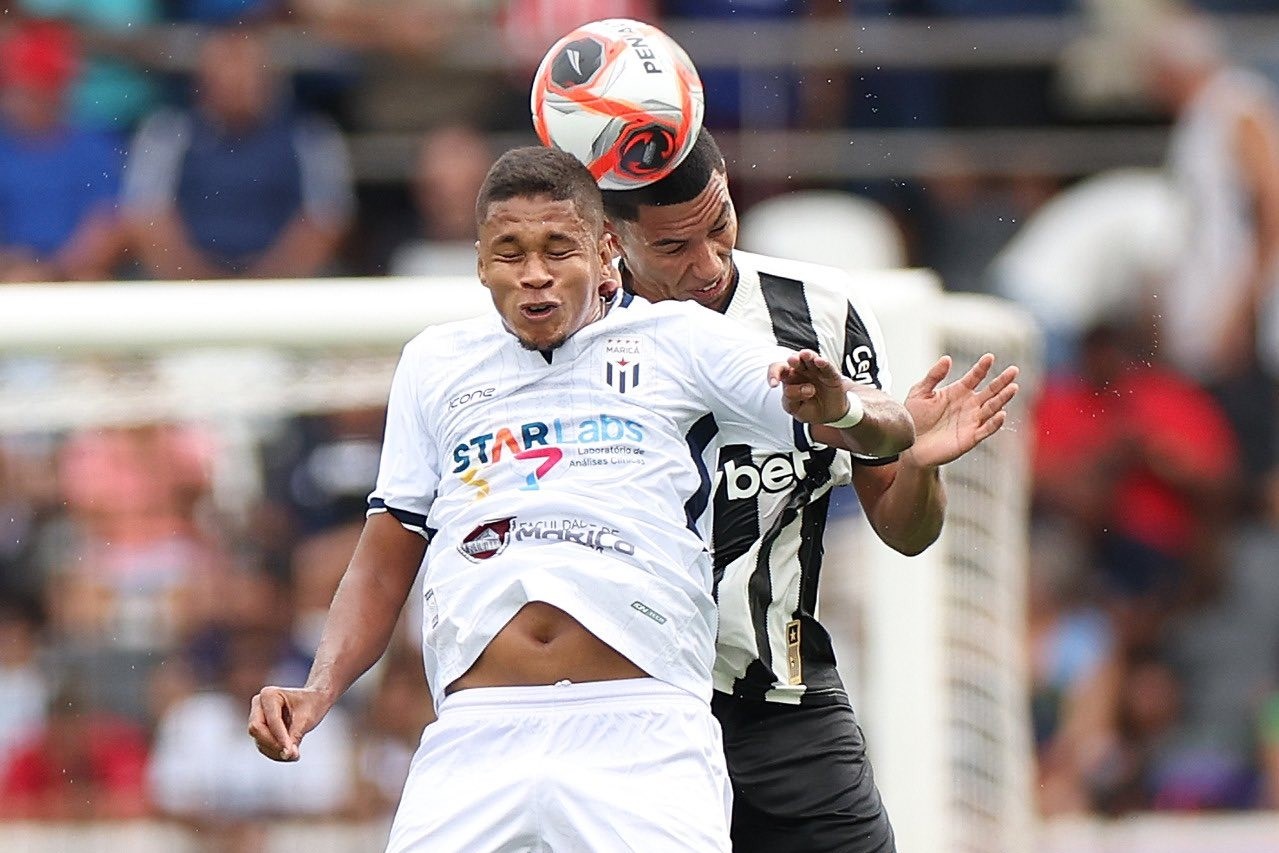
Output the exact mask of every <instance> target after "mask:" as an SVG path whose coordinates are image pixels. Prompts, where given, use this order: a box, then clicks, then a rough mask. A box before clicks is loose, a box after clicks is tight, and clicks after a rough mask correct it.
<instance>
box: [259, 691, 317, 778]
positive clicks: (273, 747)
mask: <svg viewBox="0 0 1279 853" xmlns="http://www.w3.org/2000/svg"><path fill="white" fill-rule="evenodd" d="M330 706H331V703H330V702H329V700H328V698H327V697H326V696H325V695H324V694H323V693H321V692H320V691H319V690H316V689H314V688H310V687H263V688H262V690H261V691H260V692H259V693H258V695H256V696H254V697H253V703H252V705H251V707H250V709H249V735H250V736H251V737H252V738H253V742H254V743H255V744H257V747H258V752H260V753H262V754H263V755H265V756H266V757H267V758H270V759H271V760H272V761H297V760H298V758H299V757H300V756H301V746H302V738H303V736H305V735H306V733H307V732H309V731H311V729H313V728H315V727H316V726H317V725H319V724H320V720H322V719H324V715H325V714H327V713H328V712H329V707H330Z"/></svg>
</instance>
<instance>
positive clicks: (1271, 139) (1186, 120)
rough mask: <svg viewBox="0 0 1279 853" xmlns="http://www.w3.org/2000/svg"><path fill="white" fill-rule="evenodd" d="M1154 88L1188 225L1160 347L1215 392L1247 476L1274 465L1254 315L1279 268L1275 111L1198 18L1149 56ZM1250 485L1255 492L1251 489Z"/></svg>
mask: <svg viewBox="0 0 1279 853" xmlns="http://www.w3.org/2000/svg"><path fill="white" fill-rule="evenodd" d="M1146 57H1147V64H1148V73H1149V77H1150V87H1151V91H1152V93H1153V94H1154V95H1155V97H1156V98H1157V99H1158V100H1159V101H1161V102H1162V103H1163V104H1165V105H1166V106H1167V107H1169V108H1170V109H1171V110H1172V111H1173V113H1174V115H1175V116H1176V123H1175V125H1174V128H1173V136H1172V141H1171V145H1170V148H1169V152H1168V168H1169V171H1170V173H1171V175H1172V178H1173V180H1174V182H1175V183H1176V184H1177V187H1178V189H1179V190H1180V191H1181V192H1182V193H1183V194H1184V195H1185V197H1186V200H1187V202H1188V209H1189V211H1190V212H1191V217H1190V220H1189V223H1188V230H1187V233H1186V235H1185V237H1184V239H1183V240H1182V241H1181V249H1182V251H1181V253H1180V255H1179V257H1178V259H1177V261H1176V264H1175V266H1174V268H1173V271H1172V273H1171V275H1170V276H1169V277H1168V280H1167V281H1166V283H1164V285H1163V286H1162V287H1160V288H1158V289H1157V291H1156V293H1155V294H1154V295H1153V296H1154V297H1155V298H1154V299H1152V306H1151V311H1152V313H1153V314H1154V316H1155V317H1157V318H1159V326H1160V331H1161V337H1160V346H1161V349H1162V352H1163V353H1164V355H1166V356H1167V357H1168V358H1169V359H1171V360H1172V362H1173V363H1174V364H1176V365H1177V366H1178V367H1179V368H1180V369H1182V370H1183V371H1185V372H1187V373H1188V374H1190V375H1191V376H1193V377H1195V378H1196V379H1197V380H1199V381H1201V382H1204V383H1207V384H1208V385H1209V386H1210V387H1211V389H1212V390H1213V392H1214V394H1215V395H1216V396H1217V398H1218V399H1219V400H1220V401H1221V402H1222V405H1223V407H1224V408H1225V410H1226V413H1227V416H1228V417H1229V418H1230V420H1231V422H1232V424H1233V425H1234V428H1235V431H1236V433H1237V434H1238V435H1239V437H1240V439H1241V442H1242V447H1243V451H1244V459H1245V463H1246V465H1245V469H1246V470H1247V471H1249V472H1255V473H1256V474H1262V473H1264V472H1266V471H1268V470H1269V469H1271V468H1272V467H1274V465H1275V463H1276V461H1277V456H1276V451H1275V438H1274V428H1273V424H1274V423H1275V421H1276V415H1277V413H1279V410H1277V408H1276V405H1275V399H1274V396H1275V386H1274V379H1273V377H1270V376H1266V375H1264V373H1263V372H1262V371H1261V370H1260V368H1259V360H1258V352H1257V341H1258V314H1259V312H1260V311H1261V309H1262V305H1263V304H1264V302H1265V301H1266V299H1267V297H1268V296H1269V295H1270V294H1271V292H1272V291H1273V290H1274V284H1275V278H1276V273H1277V269H1276V264H1277V263H1279V110H1277V108H1276V103H1277V102H1276V98H1275V95H1274V92H1273V91H1272V89H1271V87H1270V85H1269V83H1268V82H1266V81H1265V79H1264V78H1262V77H1261V76H1259V75H1257V74H1254V73H1252V72H1249V71H1245V70H1243V69H1241V68H1236V67H1231V66H1230V65H1228V64H1227V62H1226V59H1225V53H1224V47H1223V44H1222V41H1221V37H1220V35H1219V33H1218V32H1217V31H1216V30H1215V29H1213V28H1212V27H1211V25H1210V24H1209V23H1208V22H1207V21H1206V20H1205V19H1202V18H1197V17H1192V16H1189V15H1184V14H1183V15H1177V16H1172V17H1168V18H1166V19H1165V20H1164V21H1163V22H1162V23H1160V24H1159V25H1158V26H1156V27H1154V28H1153V29H1152V31H1151V33H1150V37H1149V44H1148V46H1147V48H1146ZM1252 485H1254V486H1256V485H1257V484H1256V481H1255V480H1254V481H1253V483H1252Z"/></svg>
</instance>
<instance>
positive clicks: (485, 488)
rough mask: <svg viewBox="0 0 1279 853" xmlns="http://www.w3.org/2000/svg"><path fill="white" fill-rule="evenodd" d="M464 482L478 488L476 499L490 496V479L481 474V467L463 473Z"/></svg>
mask: <svg viewBox="0 0 1279 853" xmlns="http://www.w3.org/2000/svg"><path fill="white" fill-rule="evenodd" d="M461 479H462V482H463V483H466V484H467V485H468V486H474V487H475V489H476V492H475V499H476V500H477V501H478V500H479V499H480V498H487V497H488V496H489V481H488V480H486V479H484V478H483V477H481V476H480V471H479V469H478V468H477V469H474V470H472V471H467V472H466V473H465V474H463V475H462V478H461Z"/></svg>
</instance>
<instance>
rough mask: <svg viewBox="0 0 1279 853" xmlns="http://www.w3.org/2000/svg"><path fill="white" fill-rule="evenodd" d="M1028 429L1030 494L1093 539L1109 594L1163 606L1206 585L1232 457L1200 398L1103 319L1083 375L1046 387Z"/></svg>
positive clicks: (1215, 412) (1212, 407)
mask: <svg viewBox="0 0 1279 853" xmlns="http://www.w3.org/2000/svg"><path fill="white" fill-rule="evenodd" d="M1081 423H1084V424H1087V428H1086V429H1081V428H1080V424H1081ZM1035 428H1036V442H1035V459H1034V472H1035V490H1036V499H1037V501H1038V503H1039V505H1040V507H1041V508H1042V509H1044V510H1047V511H1050V512H1054V513H1056V514H1058V515H1059V516H1060V517H1063V518H1066V519H1069V520H1070V522H1072V523H1073V524H1074V525H1075V527H1076V529H1077V530H1079V531H1080V532H1081V535H1082V536H1083V537H1084V538H1085V540H1086V541H1089V542H1091V543H1093V546H1094V547H1095V548H1096V549H1097V557H1098V559H1099V561H1100V563H1101V565H1102V567H1103V570H1104V572H1105V580H1106V581H1107V582H1108V586H1109V590H1110V591H1111V592H1112V594H1118V595H1120V596H1135V597H1153V599H1154V600H1157V601H1160V602H1164V603H1171V602H1173V601H1178V600H1184V599H1185V598H1187V597H1194V596H1201V595H1203V594H1204V593H1205V592H1206V590H1207V589H1208V588H1210V587H1212V586H1213V583H1214V579H1215V577H1216V573H1217V571H1218V568H1219V559H1218V557H1219V555H1218V548H1219V544H1220V543H1219V541H1218V540H1219V537H1220V536H1221V533H1222V531H1223V530H1224V529H1225V528H1224V525H1225V521H1226V519H1227V514H1228V511H1229V508H1230V505H1231V501H1230V499H1231V497H1232V495H1233V492H1232V491H1231V488H1232V486H1233V485H1234V480H1235V478H1236V477H1237V474H1238V465H1239V459H1238V448H1237V445H1236V442H1235V439H1234V436H1233V434H1232V433H1231V431H1230V426H1229V423H1228V422H1227V421H1226V419H1225V417H1224V415H1223V414H1222V411H1221V408H1220V407H1219V406H1218V405H1217V404H1216V402H1215V401H1214V400H1213V399H1212V398H1211V397H1210V396H1209V395H1208V394H1206V393H1205V392H1203V391H1202V390H1200V389H1199V388H1198V387H1196V386H1195V385H1194V384H1193V383H1192V382H1190V381H1189V380H1188V379H1186V378H1185V377H1183V376H1181V375H1180V374H1178V373H1176V372H1175V371H1173V370H1170V369H1168V368H1166V367H1162V366H1159V365H1152V364H1150V363H1149V362H1148V361H1143V360H1142V359H1141V358H1139V356H1138V355H1137V353H1136V352H1134V347H1133V343H1132V334H1131V333H1130V332H1129V331H1127V330H1124V329H1121V328H1117V327H1111V326H1099V327H1097V328H1095V329H1093V330H1092V331H1090V332H1089V333H1088V334H1087V335H1086V336H1085V339H1084V344H1083V352H1082V355H1081V358H1080V368H1079V374H1078V375H1077V376H1061V377H1059V378H1057V379H1056V380H1055V381H1053V382H1050V383H1049V384H1048V386H1047V387H1046V388H1045V389H1044V392H1043V394H1042V395H1041V397H1040V400H1039V403H1038V405H1037V408H1036V412H1035Z"/></svg>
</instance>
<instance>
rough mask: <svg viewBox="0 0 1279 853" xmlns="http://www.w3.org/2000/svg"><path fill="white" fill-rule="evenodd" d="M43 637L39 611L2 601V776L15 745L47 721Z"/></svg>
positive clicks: (0, 708)
mask: <svg viewBox="0 0 1279 853" xmlns="http://www.w3.org/2000/svg"><path fill="white" fill-rule="evenodd" d="M39 639H40V626H39V621H38V620H37V618H36V616H35V614H34V613H33V612H32V611H31V610H30V609H29V608H23V607H21V606H19V605H17V604H15V603H10V602H6V601H3V600H0V775H3V773H4V770H5V768H6V767H8V766H9V756H10V754H11V753H12V752H13V750H14V748H15V747H16V746H17V745H18V744H20V743H21V742H22V741H24V740H25V739H26V738H27V736H28V735H30V734H32V733H33V732H34V731H35V730H36V729H38V728H40V727H41V726H42V725H43V724H44V719H45V709H46V708H47V707H48V704H49V683H48V673H47V670H46V669H45V667H43V666H42V665H41V664H42V661H41V660H40V655H39V652H40V645H39Z"/></svg>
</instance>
